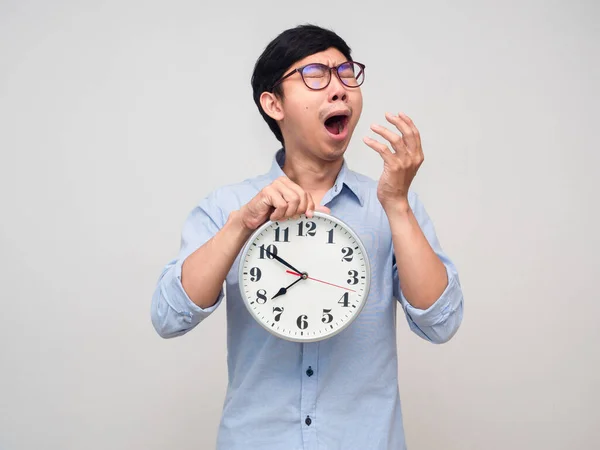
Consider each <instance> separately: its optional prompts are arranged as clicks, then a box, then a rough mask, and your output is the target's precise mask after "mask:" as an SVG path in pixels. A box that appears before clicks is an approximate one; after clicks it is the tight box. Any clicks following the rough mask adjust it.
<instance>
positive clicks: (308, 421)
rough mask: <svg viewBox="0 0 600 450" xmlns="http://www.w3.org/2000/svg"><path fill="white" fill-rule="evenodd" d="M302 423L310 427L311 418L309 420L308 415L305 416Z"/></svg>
mask: <svg viewBox="0 0 600 450" xmlns="http://www.w3.org/2000/svg"><path fill="white" fill-rule="evenodd" d="M304 423H305V424H306V425H307V426H309V427H310V424H311V423H312V420H310V416H306V420H305V421H304Z"/></svg>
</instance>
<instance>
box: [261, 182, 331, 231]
mask: <svg viewBox="0 0 600 450" xmlns="http://www.w3.org/2000/svg"><path fill="white" fill-rule="evenodd" d="M264 191H265V196H266V198H267V202H268V203H269V204H270V205H271V206H272V207H273V208H274V211H273V212H272V213H271V215H270V219H271V220H282V219H287V218H290V217H291V218H298V217H300V215H301V214H306V216H307V217H308V218H312V217H313V213H314V211H315V210H319V211H322V212H327V213H329V212H331V211H330V209H329V208H326V207H321V206H317V205H316V203H315V201H314V199H313V197H312V195H310V194H309V193H307V192H306V191H304V190H303V189H302V188H301V187H300V186H298V185H297V184H296V183H294V182H293V181H292V180H290V179H289V178H287V177H280V178H278V179H277V180H275V181H274V182H273V183H272V184H271V185H269V186H267V187H266V188H265V189H264Z"/></svg>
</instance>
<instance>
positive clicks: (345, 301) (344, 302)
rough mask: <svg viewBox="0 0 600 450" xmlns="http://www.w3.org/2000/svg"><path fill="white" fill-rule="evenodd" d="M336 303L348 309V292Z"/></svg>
mask: <svg viewBox="0 0 600 450" xmlns="http://www.w3.org/2000/svg"><path fill="white" fill-rule="evenodd" d="M338 303H339V304H340V305H342V306H344V307H346V308H347V307H348V292H346V293H345V294H344V295H342V298H340V299H339V300H338Z"/></svg>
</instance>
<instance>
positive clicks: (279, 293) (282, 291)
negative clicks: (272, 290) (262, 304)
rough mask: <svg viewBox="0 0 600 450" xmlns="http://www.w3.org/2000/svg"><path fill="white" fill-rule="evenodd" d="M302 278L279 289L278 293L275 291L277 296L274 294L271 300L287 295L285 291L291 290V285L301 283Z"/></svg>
mask: <svg viewBox="0 0 600 450" xmlns="http://www.w3.org/2000/svg"><path fill="white" fill-rule="evenodd" d="M303 279H304V278H302V277H300V278H298V279H297V280H296V281H294V282H293V283H292V284H290V285H289V286H287V287H282V288H281V289H279V291H277V294H275V295H274V296H273V297H271V300H273V299H274V298H277V297H279V296H280V295H285V294H287V290H288V289H289V288H291V287H292V286H293V285H295V284H296V283H297V282H299V281H302V280H303Z"/></svg>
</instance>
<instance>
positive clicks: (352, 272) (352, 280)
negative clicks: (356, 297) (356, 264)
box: [346, 270, 358, 284]
mask: <svg viewBox="0 0 600 450" xmlns="http://www.w3.org/2000/svg"><path fill="white" fill-rule="evenodd" d="M348 275H350V277H351V278H348V279H347V280H346V282H347V283H348V284H358V272H357V271H356V270H349V271H348Z"/></svg>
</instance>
